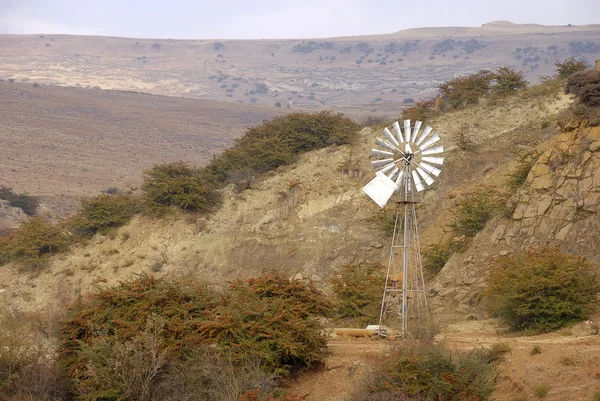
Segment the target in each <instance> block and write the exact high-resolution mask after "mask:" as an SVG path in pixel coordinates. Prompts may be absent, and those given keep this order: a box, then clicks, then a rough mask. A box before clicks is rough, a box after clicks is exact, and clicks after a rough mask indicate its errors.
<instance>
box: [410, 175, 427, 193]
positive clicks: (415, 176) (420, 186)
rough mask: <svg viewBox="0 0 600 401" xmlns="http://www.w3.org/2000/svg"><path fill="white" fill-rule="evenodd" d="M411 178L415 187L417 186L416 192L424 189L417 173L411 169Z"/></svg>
mask: <svg viewBox="0 0 600 401" xmlns="http://www.w3.org/2000/svg"><path fill="white" fill-rule="evenodd" d="M412 178H413V181H414V182H415V187H416V188H417V192H421V191H422V190H424V189H425V186H424V185H423V182H421V179H420V178H419V176H418V175H417V173H416V171H415V170H413V171H412Z"/></svg>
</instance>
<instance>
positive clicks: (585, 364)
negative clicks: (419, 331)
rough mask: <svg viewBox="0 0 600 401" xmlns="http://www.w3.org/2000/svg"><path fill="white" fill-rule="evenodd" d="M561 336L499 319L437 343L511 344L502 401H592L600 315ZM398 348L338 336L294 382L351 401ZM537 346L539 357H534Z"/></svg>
mask: <svg viewBox="0 0 600 401" xmlns="http://www.w3.org/2000/svg"><path fill="white" fill-rule="evenodd" d="M593 320H594V321H595V322H596V323H595V324H596V326H594V323H593V322H592V321H588V322H584V323H581V324H579V325H576V326H573V327H571V328H566V329H563V330H561V331H558V332H556V333H549V334H543V335H536V336H522V335H514V334H505V330H504V329H503V328H502V327H501V326H499V325H498V322H497V321H495V320H482V321H471V322H464V323H459V324H455V325H452V326H449V327H447V328H445V329H444V330H443V331H442V332H441V333H440V334H439V335H438V336H437V339H436V341H439V342H443V343H444V344H446V345H447V346H448V347H450V348H451V349H454V350H456V351H465V350H470V349H473V348H476V347H489V346H491V345H493V344H496V343H506V344H508V345H509V346H510V349H511V351H510V353H508V354H507V355H506V358H505V360H504V361H503V362H501V363H500V365H499V376H498V380H497V387H496V390H495V392H494V394H493V399H494V400H496V401H516V400H535V399H540V398H542V397H539V396H536V391H537V392H539V391H541V390H542V389H543V388H544V387H545V388H547V390H548V393H547V395H545V397H543V398H544V400H548V401H560V400H570V401H591V400H594V399H595V398H594V397H595V396H596V394H597V393H598V392H600V336H599V335H598V333H597V331H596V330H597V327H598V326H597V324H598V322H599V321H600V315H597V316H595V317H594V318H593ZM395 345H396V342H394V341H386V340H372V339H350V338H341V337H338V338H333V339H331V340H330V341H329V344H328V349H329V352H330V355H329V357H328V358H327V360H326V362H325V364H324V366H323V367H321V368H319V369H317V370H314V371H310V372H306V373H304V374H302V375H300V376H299V377H297V378H294V379H293V380H291V381H290V382H289V383H288V386H287V387H288V389H289V391H291V392H294V393H296V394H299V395H304V396H306V400H309V401H348V400H352V399H353V394H355V392H356V391H357V390H358V389H359V388H361V387H362V386H364V385H366V384H368V378H369V374H370V373H371V372H372V371H373V369H374V368H375V366H376V364H377V362H379V361H381V360H383V359H384V358H385V356H386V355H388V354H389V353H390V352H391V351H392V350H393V347H394V346H395ZM534 347H537V348H539V350H540V352H539V353H532V350H533V349H534Z"/></svg>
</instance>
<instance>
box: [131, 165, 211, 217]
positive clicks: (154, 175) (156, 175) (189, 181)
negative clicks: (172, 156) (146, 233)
mask: <svg viewBox="0 0 600 401" xmlns="http://www.w3.org/2000/svg"><path fill="white" fill-rule="evenodd" d="M142 192H143V194H144V197H145V200H146V202H147V203H148V208H149V211H150V212H157V211H163V210H164V209H165V208H168V207H170V206H175V207H178V208H180V209H183V210H187V211H197V212H209V211H211V210H213V209H214V208H215V207H216V206H217V205H218V204H219V202H220V196H219V193H218V192H217V190H216V187H215V185H214V184H213V182H212V181H211V180H210V179H209V177H208V176H207V174H206V171H205V170H204V169H200V168H197V167H193V166H190V165H188V164H186V163H184V162H174V163H166V164H157V165H155V166H154V167H152V168H151V169H149V170H147V171H145V172H144V182H143V184H142Z"/></svg>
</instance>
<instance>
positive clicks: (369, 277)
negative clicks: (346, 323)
mask: <svg viewBox="0 0 600 401" xmlns="http://www.w3.org/2000/svg"><path fill="white" fill-rule="evenodd" d="M384 284H385V276H384V275H383V266H381V265H380V264H377V263H362V264H349V265H345V266H342V267H341V268H340V270H339V274H338V275H337V277H336V278H334V279H332V280H331V285H332V289H333V293H334V295H335V296H336V298H337V300H336V304H337V314H338V315H339V316H340V317H342V318H346V317H350V318H363V319H361V323H372V322H373V321H377V319H378V318H379V307H380V306H381V296H382V289H383V287H384Z"/></svg>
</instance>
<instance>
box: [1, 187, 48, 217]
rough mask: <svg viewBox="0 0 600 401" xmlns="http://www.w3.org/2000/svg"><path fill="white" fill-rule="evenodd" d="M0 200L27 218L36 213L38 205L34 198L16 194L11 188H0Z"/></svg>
mask: <svg viewBox="0 0 600 401" xmlns="http://www.w3.org/2000/svg"><path fill="white" fill-rule="evenodd" d="M0 199H4V200H6V201H8V203H9V204H10V205H11V206H12V207H18V208H21V210H23V212H24V213H25V214H26V215H28V216H33V215H35V213H36V210H37V207H38V205H39V203H40V202H39V200H38V198H37V197H35V196H30V195H27V194H17V193H15V192H14V191H13V190H12V189H11V188H9V187H5V186H3V185H2V186H0Z"/></svg>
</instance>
